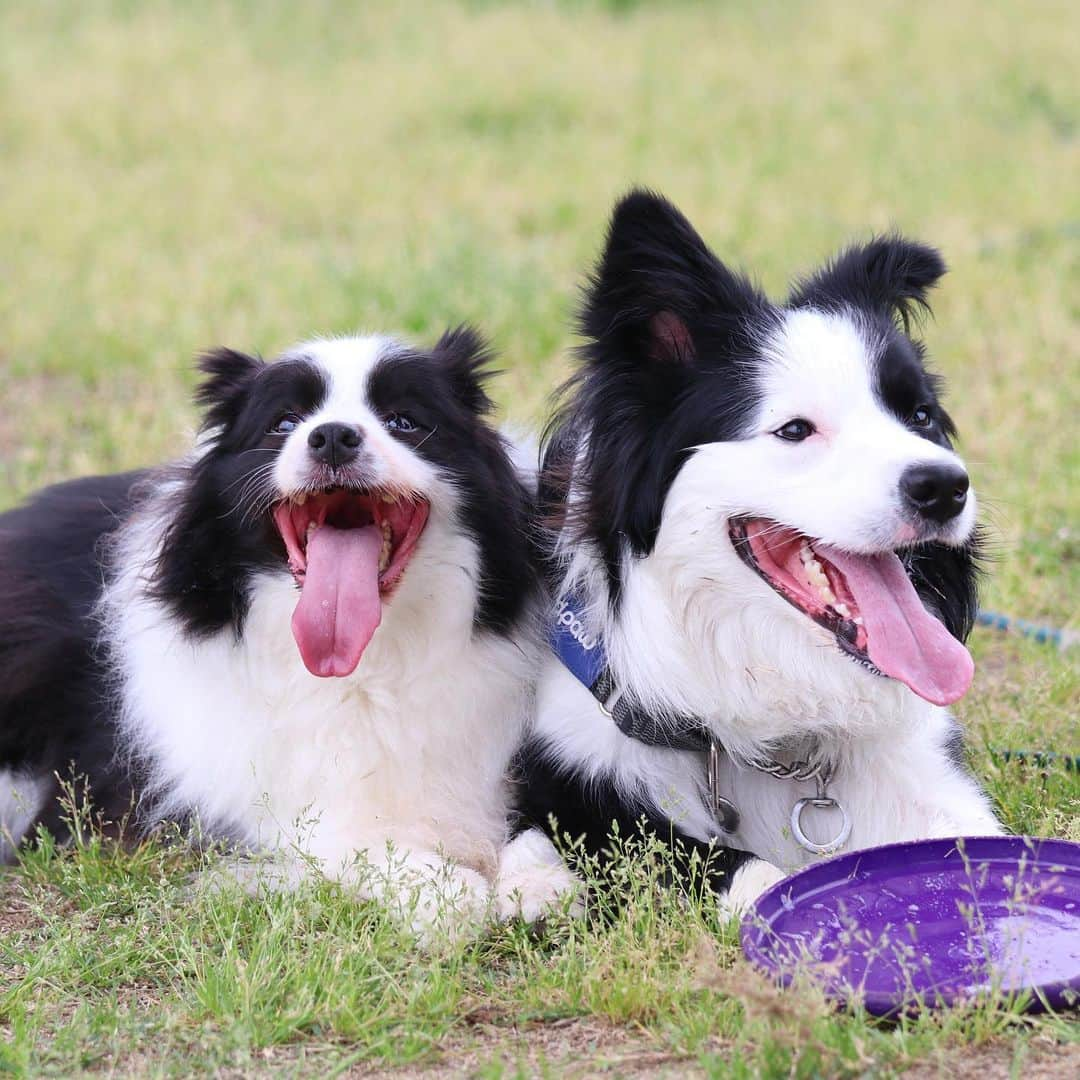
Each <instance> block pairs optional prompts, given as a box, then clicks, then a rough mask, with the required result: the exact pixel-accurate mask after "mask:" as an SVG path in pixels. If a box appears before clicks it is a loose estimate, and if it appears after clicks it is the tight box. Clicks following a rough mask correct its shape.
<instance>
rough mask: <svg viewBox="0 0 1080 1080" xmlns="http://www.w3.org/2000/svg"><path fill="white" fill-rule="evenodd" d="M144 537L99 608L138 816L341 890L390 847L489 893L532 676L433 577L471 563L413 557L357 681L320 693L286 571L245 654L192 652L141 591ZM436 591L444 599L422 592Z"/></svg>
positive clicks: (132, 545)
mask: <svg viewBox="0 0 1080 1080" xmlns="http://www.w3.org/2000/svg"><path fill="white" fill-rule="evenodd" d="M436 528H437V525H436ZM152 533H153V530H152V529H151V528H146V527H143V528H141V529H139V528H137V529H135V530H133V532H132V534H131V535H130V536H129V540H128V547H127V554H128V556H129V557H128V558H127V559H126V560H125V561H124V565H125V566H126V567H128V569H127V570H126V571H125V574H124V575H123V576H122V577H121V578H120V579H119V580H118V582H117V583H116V584H115V585H114V587H113V589H112V590H111V592H110V596H109V599H108V601H107V604H106V609H105V610H106V618H107V619H108V620H111V622H110V624H109V634H110V637H111V639H112V649H113V654H114V658H115V660H116V662H117V664H118V666H119V669H120V676H121V678H122V681H123V698H124V713H123V727H124V736H125V739H124V741H125V744H126V745H127V747H128V748H129V749H130V750H131V751H132V752H133V753H134V754H135V755H136V756H137V757H138V758H139V759H140V760H141V761H142V762H145V763H148V765H149V768H150V770H151V773H150V776H149V778H148V780H149V783H148V785H147V789H148V792H149V795H148V800H149V805H148V806H146V807H144V808H143V810H144V812H147V813H149V814H151V815H153V816H154V817H162V818H165V817H171V816H175V815H180V814H186V813H192V812H193V813H195V814H196V815H197V816H198V818H199V821H200V823H201V824H202V825H203V826H204V827H206V828H208V829H209V830H211V831H212V832H214V833H215V834H221V833H226V834H228V835H231V836H233V837H235V838H236V839H237V840H239V841H241V842H243V843H244V844H246V845H252V846H255V847H258V848H262V849H283V848H291V849H295V850H297V851H298V852H299V853H302V854H304V855H307V856H313V857H315V858H316V859H318V860H319V861H320V862H321V863H322V866H323V869H324V870H325V871H326V872H327V873H330V874H333V875H335V876H338V875H343V874H347V872H348V867H349V864H350V863H351V862H352V861H353V860H354V859H355V858H356V856H357V855H358V854H362V855H364V856H365V857H367V858H369V859H374V860H376V861H377V860H378V859H379V858H380V857H382V856H384V854H385V849H386V847H387V845H388V844H389V845H392V846H393V847H394V848H395V849H396V851H397V852H398V854H399V855H401V856H411V855H413V854H415V853H418V852H419V853H423V855H424V857H425V858H427V857H428V856H430V855H433V854H434V853H438V854H440V855H445V856H447V857H449V858H450V859H452V860H454V861H455V862H458V863H460V864H462V865H464V866H467V867H472V868H473V869H475V870H477V871H480V872H482V873H483V874H484V875H485V876H486V877H488V878H490V876H491V874H492V866H493V861H494V858H495V853H496V850H497V847H498V846H499V845H500V844H501V843H502V841H503V840H504V835H505V829H506V805H507V801H506V795H505V791H504V785H505V780H504V771H505V767H506V763H507V762H508V760H509V758H510V756H511V755H512V753H513V749H514V746H515V745H516V743H517V741H518V739H519V738H520V735H521V731H522V726H523V723H524V719H525V715H526V709H527V702H528V695H529V680H530V674H531V672H530V663H531V662H530V655H529V650H528V649H527V648H523V647H522V645H521V643H520V642H515V641H513V640H511V639H510V638H507V637H503V636H496V635H482V634H474V632H473V628H472V625H471V620H472V614H473V609H474V604H475V589H474V586H473V584H472V581H471V580H470V579H469V577H468V575H466V574H464V573H462V572H461V570H460V567H459V568H458V573H457V575H456V578H455V577H454V576H453V575H448V574H445V573H433V571H435V570H436V567H433V566H431V565H428V563H429V562H430V561H432V560H439V561H442V559H444V558H450V559H453V558H454V557H455V556H457V557H458V559H459V562H460V561H462V560H463V557H464V556H467V555H468V552H467V551H465V550H463V551H461V552H453V551H447V550H446V545H439V546H435V545H433V546H432V547H433V548H435V550H434V551H432V550H429V551H428V552H427V554H426V556H425V555H418V556H417V565H416V566H414V567H413V568H411V569H410V578H409V579H407V580H406V581H405V582H403V583H402V586H401V588H400V589H399V592H398V595H397V596H395V598H394V599H393V601H392V602H391V603H389V604H387V605H385V606H384V613H383V621H382V624H381V625H380V627H379V629H378V630H377V631H376V633H375V636H374V638H373V639H372V641H371V643H370V645H369V646H368V649H367V651H366V653H365V655H364V657H363V660H362V661H361V664H360V667H359V668H358V669H357V671H356V672H355V674H354V675H353V676H351V677H349V678H344V679H321V678H318V677H316V676H314V675H311V674H309V673H308V672H307V671H306V670H305V668H304V666H303V664H302V663H301V662H300V658H299V656H298V654H297V648H296V643H295V641H294V640H293V636H292V634H291V631H290V618H291V615H292V611H293V608H294V607H295V605H296V598H297V592H296V588H295V586H294V585H293V583H292V580H291V578H290V577H288V576H287V575H285V574H282V573H277V574H267V575H262V576H260V577H258V578H257V579H256V580H255V584H254V587H253V590H252V599H251V607H250V611H249V612H248V615H247V618H246V620H245V624H244V631H243V634H242V636H241V637H240V638H239V639H237V638H236V637H235V636H234V635H233V633H232V632H231V631H228V630H226V631H222V632H219V633H217V634H215V635H214V636H213V637H211V638H209V639H208V640H205V641H192V640H190V639H188V638H186V637H185V636H184V635H183V634H182V633H181V631H180V628H179V627H178V626H177V624H176V622H175V620H172V619H170V618H169V616H168V614H167V612H166V611H165V610H164V609H163V607H162V606H161V605H160V604H158V603H157V602H156V601H154V600H152V599H149V598H148V597H147V596H146V595H145V593H144V592H143V590H142V587H141V576H140V574H139V569H138V568H139V567H140V565H145V562H146V553H147V552H148V551H152V550H153V546H154V544H153V538H152ZM453 542H454V541H453V540H452V539H450V540H447V544H452V543H453ZM462 543H463V544H464V545H466V546H471V545H467V542H465V541H462ZM137 551H141V553H142V557H141V558H140V557H139V556H138V554H136V552H137ZM466 565H467V561H466ZM434 580H438V581H439V583H440V588H439V595H438V596H436V595H435V594H434V591H433V590H432V589H430V588H426V587H425V583H427V582H431V581H434Z"/></svg>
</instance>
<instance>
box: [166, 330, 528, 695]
mask: <svg viewBox="0 0 1080 1080" xmlns="http://www.w3.org/2000/svg"><path fill="white" fill-rule="evenodd" d="M486 361H487V352H486V349H485V347H484V345H483V342H482V341H481V339H480V338H479V336H478V335H477V334H475V333H474V332H473V331H471V330H468V329H459V330H457V331H452V332H449V333H447V334H445V335H444V336H443V337H442V338H441V340H440V341H439V342H438V343H437V344H436V345H435V347H434V348H433V349H431V350H430V351H422V350H417V349H413V348H410V347H407V346H405V345H403V344H401V343H400V342H396V341H393V340H391V339H388V338H381V337H359V338H340V339H331V340H319V341H313V342H310V343H308V344H305V345H300V346H297V347H296V348H293V349H290V350H289V351H287V352H286V353H285V354H283V355H282V356H281V357H280V358H279V359H277V360H276V361H274V362H272V363H265V362H263V361H262V360H260V359H258V358H256V357H253V356H248V355H246V354H243V353H238V352H235V351H232V350H229V349H219V350H217V351H215V352H211V353H208V354H206V355H205V356H204V357H203V358H202V360H201V368H202V371H203V373H204V376H205V378H204V381H203V382H202V384H201V386H200V388H199V390H198V395H197V400H198V402H199V403H200V404H201V405H202V407H203V408H204V409H205V422H204V436H203V442H202V446H201V449H200V453H199V456H198V457H197V459H196V461H195V463H194V465H193V466H192V470H191V477H190V480H189V483H188V485H187V489H186V495H185V505H184V508H183V511H182V513H181V515H180V517H179V518H178V521H177V524H176V526H175V528H174V529H173V531H172V534H171V535H170V538H169V540H168V542H167V543H166V545H165V547H164V549H163V553H162V566H161V567H160V568H159V581H158V591H159V593H163V594H165V595H167V596H168V597H169V598H170V599H172V600H173V602H174V604H175V605H178V606H180V607H181V610H182V614H184V615H185V616H187V618H188V622H189V625H190V626H191V628H192V629H194V630H196V631H199V632H211V631H213V630H216V629H219V628H220V627H221V626H222V625H224V624H225V623H230V622H231V623H232V624H233V625H234V626H236V627H237V628H239V624H240V622H241V621H242V619H243V616H244V614H245V613H246V597H247V594H248V592H249V589H250V581H249V579H250V575H251V574H252V573H256V572H264V571H270V572H272V573H291V575H292V577H293V578H294V580H295V583H296V585H297V587H298V588H299V590H300V595H299V600H298V603H297V606H296V609H295V612H294V614H293V617H292V628H293V633H294V636H295V638H296V642H297V645H298V646H299V649H300V654H301V656H302V658H303V660H304V663H305V665H306V666H307V667H308V669H309V670H310V671H311V672H312V673H313V674H316V675H348V674H350V673H351V672H352V671H354V670H355V668H356V667H357V665H358V663H359V662H360V658H361V655H362V653H363V652H364V649H365V648H366V646H367V644H368V642H369V641H370V639H371V637H372V635H373V634H374V633H375V630H376V628H377V627H378V625H379V623H380V620H381V618H382V614H383V607H384V605H385V604H387V603H389V602H390V601H391V599H392V598H393V597H394V596H395V595H396V594H397V593H398V591H399V590H401V589H404V588H406V586H407V584H408V579H409V578H410V576H417V575H419V576H422V577H424V579H425V580H424V581H423V582H422V583H421V585H420V586H419V587H420V588H422V589H424V590H426V593H425V595H427V596H428V601H427V602H428V603H429V604H430V605H434V606H436V607H437V606H438V605H439V604H440V602H441V601H442V598H443V596H448V595H449V592H450V591H449V590H445V589H444V590H439V589H437V588H434V589H433V584H434V582H433V580H432V577H431V576H432V574H435V573H438V571H439V569H440V568H442V569H444V570H446V568H447V567H449V568H450V569H449V570H447V572H448V573H450V574H452V575H454V577H455V578H459V577H460V576H461V575H462V574H464V575H465V577H466V578H468V579H469V580H471V581H472V582H473V583H474V589H473V592H474V593H475V596H474V601H475V604H476V612H475V614H476V619H477V621H478V622H479V623H480V624H481V626H488V627H492V628H505V627H506V626H508V625H509V624H510V623H511V622H512V621H513V619H514V618H515V617H516V613H517V610H518V607H519V606H520V598H521V596H522V595H523V587H522V583H523V582H524V581H527V580H528V576H529V558H528V544H527V513H528V509H527V505H526V501H525V494H524V490H523V489H522V487H521V484H520V483H519V481H518V480H517V478H516V476H515V474H514V471H513V468H512V467H511V465H510V462H509V459H508V457H507V453H506V448H505V446H504V445H503V442H502V440H501V438H500V437H499V435H498V433H497V432H495V431H494V430H493V429H492V428H491V427H490V426H489V425H488V423H487V422H486V420H485V414H486V413H487V412H488V411H489V410H490V407H491V403H490V401H489V400H488V398H487V396H486V394H485V392H484V389H483V380H484V377H485V364H486ZM211 566H212V567H215V568H216V569H214V570H211V569H210V567H211ZM192 578H198V579H199V580H198V584H197V585H196V586H194V587H193V583H192V581H191V579H192ZM413 591H414V592H415V589H414V590H413ZM524 591H527V590H524ZM428 594H430V595H428ZM185 605H188V606H187V607H185Z"/></svg>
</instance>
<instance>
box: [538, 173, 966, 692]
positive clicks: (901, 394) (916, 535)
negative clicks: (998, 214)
mask: <svg viewBox="0 0 1080 1080" xmlns="http://www.w3.org/2000/svg"><path fill="white" fill-rule="evenodd" d="M944 270H945V267H944V264H943V262H942V260H941V257H940V256H939V255H938V253H937V252H936V251H934V250H933V249H932V248H929V247H925V246H923V245H921V244H917V243H913V242H911V241H908V240H905V239H902V238H900V237H898V236H892V237H887V238H882V239H877V240H874V241H872V242H870V243H867V244H865V245H862V246H857V247H853V248H851V249H849V250H847V251H846V252H844V253H843V254H842V255H840V256H839V257H838V258H837V259H835V260H834V261H833V262H831V263H829V264H828V265H827V266H825V267H824V268H823V269H821V270H819V271H818V272H817V273H815V274H813V275H812V276H810V277H808V278H807V279H805V280H804V281H802V282H801V283H800V284H798V285H797V287H796V288H795V290H794V292H793V293H792V295H791V296H790V297H789V298H788V300H787V302H786V303H784V304H774V303H771V302H770V301H769V300H768V299H767V298H766V297H765V296H764V295H763V294H762V293H761V292H760V291H759V290H758V289H757V288H756V287H755V286H753V285H752V284H751V283H750V282H749V281H747V280H746V279H745V278H743V277H740V276H738V275H737V274H734V273H732V272H731V271H730V270H729V269H728V268H727V267H725V266H724V265H723V264H722V263H721V262H720V261H719V260H718V259H717V258H716V257H715V256H714V255H713V254H712V252H711V251H710V250H709V249H708V248H707V247H706V245H705V244H704V242H703V241H702V240H701V238H700V237H699V236H698V234H697V233H696V232H695V231H694V230H693V228H692V227H691V226H690V224H689V223H688V222H687V221H686V219H685V218H684V217H683V216H682V215H681V214H680V213H679V212H678V211H677V210H676V209H675V208H674V207H673V206H672V205H671V204H670V203H668V202H666V201H665V200H663V199H661V198H659V197H657V196H654V195H651V194H649V193H645V192H636V193H634V194H631V195H630V196H628V197H627V198H625V199H624V200H623V201H622V202H621V203H620V204H619V206H618V207H617V209H616V211H615V214H614V217H613V220H612V223H611V226H610V230H609V233H608V238H607V246H606V250H605V252H604V254H603V257H602V259H601V261H600V263H599V265H598V267H597V269H596V271H595V274H594V276H593V278H592V279H591V281H590V283H589V287H588V290H587V294H586V299H585V304H584V309H583V315H582V330H583V333H584V335H585V336H586V338H587V339H588V344H587V345H586V347H585V349H584V357H583V364H582V368H581V370H580V371H579V374H578V376H577V377H576V379H575V380H574V382H573V384H572V387H571V390H570V394H569V397H568V399H567V406H566V408H565V409H564V410H563V412H562V413H561V415H560V416H559V418H558V420H557V428H558V431H559V432H560V433H561V434H560V435H559V439H558V440H557V441H556V443H555V444H553V446H554V447H555V448H556V450H557V448H558V445H559V444H560V443H562V444H564V445H565V446H567V447H570V446H573V447H574V448H575V449H574V451H573V454H574V455H576V456H574V457H573V466H572V467H573V469H574V470H575V473H574V483H575V484H576V489H577V491H578V493H579V494H580V496H581V497H580V499H579V502H578V503H577V505H575V506H574V507H573V509H574V511H575V512H576V513H578V515H579V522H580V527H581V530H582V532H583V533H584V536H585V537H586V538H587V539H589V540H591V541H592V542H593V543H594V544H595V545H596V546H597V548H598V549H599V551H600V553H601V554H602V557H603V559H604V561H605V563H606V566H607V576H608V580H609V585H610V592H611V594H612V596H613V597H614V598H615V601H616V603H617V602H618V599H619V595H620V592H621V591H622V590H623V589H624V588H625V587H626V584H627V580H628V574H629V573H630V572H631V571H632V567H633V565H634V563H635V562H636V561H638V560H640V559H641V558H642V557H645V556H652V555H654V554H655V555H656V556H658V558H659V559H660V560H661V561H662V560H664V559H667V560H668V562H669V564H670V565H671V566H672V568H673V569H672V573H673V575H675V576H677V577H678V580H679V581H680V582H682V583H684V584H685V583H686V582H687V581H691V582H694V583H696V584H697V586H700V589H703V590H710V589H712V590H714V591H715V593H716V596H715V600H716V603H717V604H726V605H729V606H731V605H733V604H735V605H744V604H752V605H756V606H757V607H758V608H759V609H760V610H762V611H766V612H768V613H769V618H770V620H772V622H774V623H775V621H776V619H778V618H781V619H783V620H784V621H785V625H786V626H787V627H788V629H789V630H791V629H792V626H794V627H795V631H794V632H795V633H798V632H804V633H805V635H806V639H807V642H808V644H810V645H811V646H812V647H814V648H816V649H818V650H819V651H820V644H821V641H822V637H823V634H824V635H825V637H826V640H828V641H829V642H831V644H833V645H834V646H835V649H833V650H831V651H832V653H833V655H835V656H836V657H838V658H840V659H839V660H837V661H836V662H840V660H843V662H845V663H846V662H849V661H850V660H851V659H854V660H855V661H857V662H859V663H860V664H861V665H862V666H863V667H864V668H868V669H870V670H871V671H873V672H874V673H875V674H876V675H880V674H884V675H887V676H891V677H893V678H895V679H898V680H900V681H901V682H903V683H905V684H906V685H907V686H909V687H910V688H911V689H912V690H913V691H915V693H917V694H919V695H920V696H922V697H924V698H926V699H927V700H929V701H932V702H936V703H946V702H950V701H953V700H956V698H958V697H959V696H960V695H961V694H962V693H963V692H964V691H965V690H966V689H967V686H968V685H969V683H970V679H971V671H972V669H971V661H970V657H969V656H968V654H967V651H966V650H965V649H964V648H963V646H962V645H961V644H960V643H959V641H958V640H956V639H957V638H962V637H963V636H964V635H965V634H966V632H967V630H968V629H969V627H970V620H971V617H972V615H973V604H974V591H973V580H974V571H973V563H972V558H971V554H970V544H971V542H972V538H973V533H974V529H975V510H976V508H975V496H974V492H973V491H972V490H971V487H970V484H969V480H968V474H967V471H966V469H965V467H964V464H963V462H962V461H961V460H960V458H959V457H958V456H957V455H956V453H955V452H954V451H953V449H952V447H951V444H950V438H951V436H952V434H953V425H952V422H951V420H950V419H949V417H948V415H947V414H946V412H945V411H944V409H943V408H942V405H941V403H940V400H939V385H938V381H937V380H936V379H935V378H934V377H933V376H932V375H931V374H929V373H928V372H927V370H926V367H925V365H924V349H923V346H922V344H921V343H920V342H918V341H917V340H916V339H915V338H913V337H912V334H911V323H912V318H913V316H914V315H915V314H916V313H917V310H918V309H919V308H923V307H925V306H926V297H927V292H928V290H929V289H930V288H931V287H932V286H933V285H934V284H935V283H936V282H937V280H938V279H939V278H940V277H941V275H942V274H943V273H944ZM567 432H572V433H574V436H573V438H567V437H566V433H567ZM559 456H560V455H559V453H558V452H555V453H553V454H551V455H549V458H552V459H555V460H556V464H555V465H554V466H553V468H557V467H558V462H557V459H558V458H559ZM562 457H563V461H562V465H563V467H566V466H568V465H570V463H571V452H570V451H569V450H567V451H566V452H565V453H564V454H563V455H562ZM913 586H914V587H913ZM684 599H686V598H684ZM927 605H929V607H930V608H932V609H933V610H932V611H931V610H928V609H927ZM841 654H844V657H841ZM845 658H846V659H845ZM829 662H830V663H831V662H833V661H829Z"/></svg>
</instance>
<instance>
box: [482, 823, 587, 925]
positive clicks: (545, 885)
mask: <svg viewBox="0 0 1080 1080" xmlns="http://www.w3.org/2000/svg"><path fill="white" fill-rule="evenodd" d="M583 891H584V889H583V886H582V883H581V882H580V881H579V880H578V879H577V878H576V877H575V876H574V875H573V874H572V873H571V872H570V870H569V869H568V868H567V866H566V863H565V862H564V861H563V859H562V856H561V855H560V854H559V853H558V851H556V850H555V846H554V845H553V844H552V843H551V841H550V840H549V839H548V837H547V836H546V835H545V834H544V833H542V832H540V830H539V829H530V830H528V831H527V832H523V833H521V834H520V835H519V836H516V837H515V838H514V839H513V840H511V841H510V843H509V844H507V845H506V847H505V848H504V849H503V851H502V854H501V855H500V857H499V878H498V882H497V884H496V886H495V903H496V908H497V912H498V916H499V918H500V919H504V920H505V919H523V920H524V921H525V922H529V923H533V922H536V921H537V920H539V919H542V918H544V916H546V915H551V914H553V913H554V912H557V911H561V910H563V909H564V908H565V909H566V910H567V911H568V912H569V913H570V914H572V915H575V916H578V915H582V914H584V911H585V905H584V903H583V901H582V895H581V894H582V892H583Z"/></svg>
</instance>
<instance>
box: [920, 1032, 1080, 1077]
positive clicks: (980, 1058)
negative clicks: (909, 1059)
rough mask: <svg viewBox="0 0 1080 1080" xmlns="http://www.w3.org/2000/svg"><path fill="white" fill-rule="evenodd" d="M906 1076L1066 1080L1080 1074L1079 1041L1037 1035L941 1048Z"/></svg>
mask: <svg viewBox="0 0 1080 1080" xmlns="http://www.w3.org/2000/svg"><path fill="white" fill-rule="evenodd" d="M900 1075H901V1076H902V1077H903V1078H904V1080H932V1078H933V1080H937V1078H938V1077H945V1076H947V1077H949V1078H950V1080H1011V1078H1012V1077H1014V1076H1022V1077H1023V1078H1024V1080H1064V1078H1065V1077H1069V1076H1074V1077H1075V1076H1080V1043H1069V1044H1063V1043H1055V1042H1053V1041H1051V1040H1049V1039H1044V1038H1034V1039H1031V1040H1029V1041H1027V1042H1025V1043H1022V1044H1019V1045H1018V1044H1017V1043H1016V1042H1014V1041H1011V1040H1006V1039H1000V1040H996V1041H995V1042H992V1043H988V1044H987V1045H985V1046H970V1047H964V1048H963V1049H954V1050H947V1051H942V1052H941V1053H940V1054H937V1055H935V1056H934V1058H933V1060H931V1061H924V1062H920V1063H919V1064H918V1065H913V1066H912V1067H911V1068H910V1069H906V1070H905V1071H903V1072H902V1073H901V1074H900Z"/></svg>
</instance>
